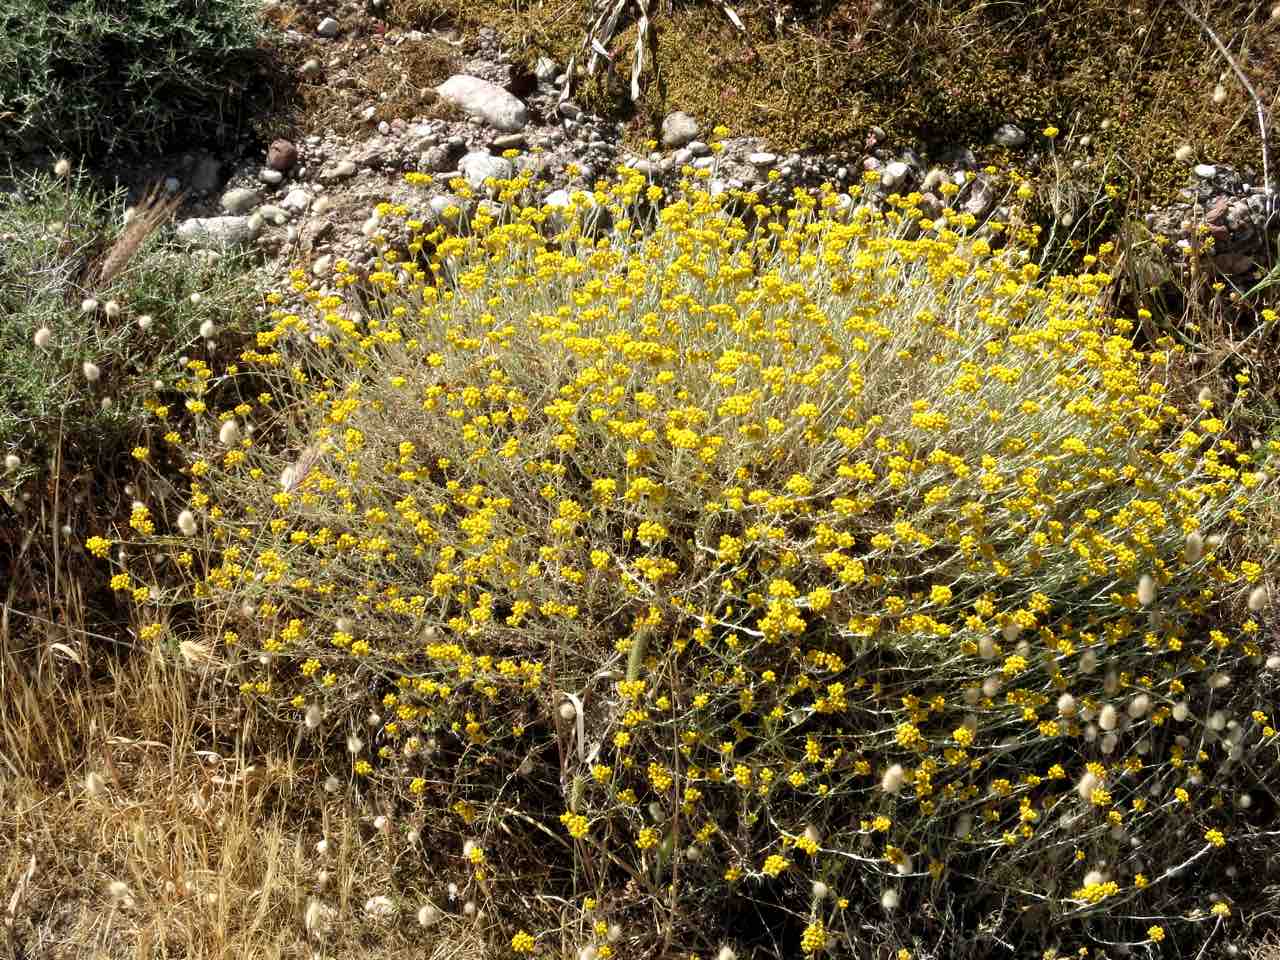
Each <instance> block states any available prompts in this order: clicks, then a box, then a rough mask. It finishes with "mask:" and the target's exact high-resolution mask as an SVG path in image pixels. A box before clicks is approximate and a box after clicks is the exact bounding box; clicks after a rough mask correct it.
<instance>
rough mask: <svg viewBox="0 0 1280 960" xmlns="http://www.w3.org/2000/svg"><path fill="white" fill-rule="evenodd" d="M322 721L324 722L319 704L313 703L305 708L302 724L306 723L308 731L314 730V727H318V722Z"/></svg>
mask: <svg viewBox="0 0 1280 960" xmlns="http://www.w3.org/2000/svg"><path fill="white" fill-rule="evenodd" d="M322 720H324V711H323V710H321V709H320V705H319V704H317V703H313V704H311V706H309V707H307V713H306V716H305V717H304V719H303V722H304V723H306V725H307V729H308V730H314V729H315V728H316V727H318V726H320V722H321V721H322Z"/></svg>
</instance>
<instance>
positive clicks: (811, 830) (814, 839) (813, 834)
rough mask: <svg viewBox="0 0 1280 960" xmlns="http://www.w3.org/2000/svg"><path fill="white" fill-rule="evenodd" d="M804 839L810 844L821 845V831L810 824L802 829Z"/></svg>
mask: <svg viewBox="0 0 1280 960" xmlns="http://www.w3.org/2000/svg"><path fill="white" fill-rule="evenodd" d="M804 837H805V839H806V840H808V841H809V842H810V843H813V844H817V845H818V846H821V845H822V831H820V830H819V829H818V828H817V827H815V826H814V825H813V824H812V823H811V824H809V825H808V826H807V827H805V828H804Z"/></svg>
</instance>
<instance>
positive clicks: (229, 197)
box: [221, 187, 262, 216]
mask: <svg viewBox="0 0 1280 960" xmlns="http://www.w3.org/2000/svg"><path fill="white" fill-rule="evenodd" d="M261 199H262V195H261V194H260V193H258V191H257V190H254V189H253V188H252V187H236V188H235V189H234V190H228V191H227V192H226V193H224V194H223V195H222V201H221V205H222V209H223V210H225V211H226V212H227V213H229V214H231V215H232V216H240V215H241V214H246V213H248V212H249V211H250V210H252V209H253V208H254V207H255V206H257V204H258V201H259V200H261Z"/></svg>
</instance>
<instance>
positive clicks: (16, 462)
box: [4, 453, 22, 473]
mask: <svg viewBox="0 0 1280 960" xmlns="http://www.w3.org/2000/svg"><path fill="white" fill-rule="evenodd" d="M20 466H22V458H21V457H20V456H18V455H17V454H16V453H9V454H6V455H5V458H4V468H5V470H6V471H8V472H9V473H13V471H15V470H17V469H18V468H19V467H20Z"/></svg>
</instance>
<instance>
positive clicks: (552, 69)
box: [533, 57, 560, 83]
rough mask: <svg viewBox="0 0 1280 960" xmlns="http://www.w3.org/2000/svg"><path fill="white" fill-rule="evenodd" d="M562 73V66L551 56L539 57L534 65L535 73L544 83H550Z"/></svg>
mask: <svg viewBox="0 0 1280 960" xmlns="http://www.w3.org/2000/svg"><path fill="white" fill-rule="evenodd" d="M559 73H560V67H559V66H558V65H557V64H556V62H555V61H554V60H552V59H551V58H550V57H539V58H538V62H537V63H535V64H534V65H533V75H534V76H535V77H537V78H538V79H539V80H540V81H541V82H543V83H550V82H551V81H552V80H554V79H555V78H556V77H557V76H558V75H559Z"/></svg>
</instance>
